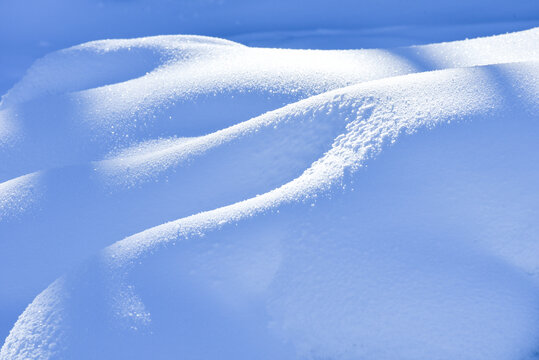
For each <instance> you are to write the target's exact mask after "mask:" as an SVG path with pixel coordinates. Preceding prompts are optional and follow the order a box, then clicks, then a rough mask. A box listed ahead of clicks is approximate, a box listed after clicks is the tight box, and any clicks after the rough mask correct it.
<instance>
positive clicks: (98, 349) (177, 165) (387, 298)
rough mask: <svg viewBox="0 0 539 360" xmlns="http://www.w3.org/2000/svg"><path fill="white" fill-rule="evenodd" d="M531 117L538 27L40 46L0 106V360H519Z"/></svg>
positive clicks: (538, 339)
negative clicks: (462, 33)
mask: <svg viewBox="0 0 539 360" xmlns="http://www.w3.org/2000/svg"><path fill="white" fill-rule="evenodd" d="M538 111H539V28H535V29H531V30H528V31H522V32H516V33H511V34H505V35H499V36H493V37H487V38H479V39H471V40H465V41H456V42H449V43H440V44H432V45H423V46H415V47H414V46H413V47H401V48H391V49H368V50H333V51H330V50H327V51H326V50H290V49H270V48H254V47H247V46H244V45H241V44H239V43H235V42H232V41H228V40H221V39H217V38H209V37H200V36H158V37H150V38H140V39H132V40H104V41H95V42H90V43H86V44H82V45H79V46H75V47H72V48H68V49H65V50H61V51H58V52H55V53H52V54H50V55H47V56H46V57H44V58H42V59H40V60H38V61H37V62H36V63H35V64H34V65H33V66H32V67H31V68H30V69H29V71H28V72H27V75H26V76H25V77H24V78H23V79H22V80H21V81H19V82H18V83H17V84H16V85H15V86H14V87H13V88H12V89H11V90H10V91H9V92H8V93H7V94H6V95H4V96H3V97H2V103H1V105H0V163H1V164H2V166H1V167H0V239H1V241H0V284H1V287H0V309H6V310H3V315H2V316H5V317H6V318H8V317H9V311H10V310H9V309H12V308H16V307H17V306H16V305H14V304H21V303H22V304H27V303H29V302H31V304H30V305H29V306H28V307H27V308H26V310H25V311H24V312H23V313H22V314H21V315H20V317H19V319H18V320H17V322H16V323H15V324H14V326H13V327H12V330H11V332H10V334H9V336H8V337H7V339H6V340H5V343H4V345H3V347H2V349H1V352H0V358H1V359H2V360H4V359H6V360H7V359H38V358H39V359H59V358H62V359H63V358H65V359H86V358H88V359H104V358H107V359H109V358H110V359H118V358H126V359H127V358H129V359H133V358H141V359H149V358H167V359H171V358H178V359H303V358H306V359H311V358H312V359H367V360H368V359H372V360H383V359H417V360H425V359H433V360H435V359H448V360H455V359H470V360H471V359H473V360H476V359H488V360H496V359H507V360H530V359H534V358H537V357H538V356H539V355H538V354H539V222H538V221H537V219H539V141H538V139H539V124H538V120H539V118H538ZM47 286H48V287H47ZM43 289H45V290H43ZM40 291H42V292H41V293H40ZM37 294H39V295H37ZM36 295H37V296H36ZM32 298H34V300H33V301H32ZM10 326H11V325H10Z"/></svg>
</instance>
